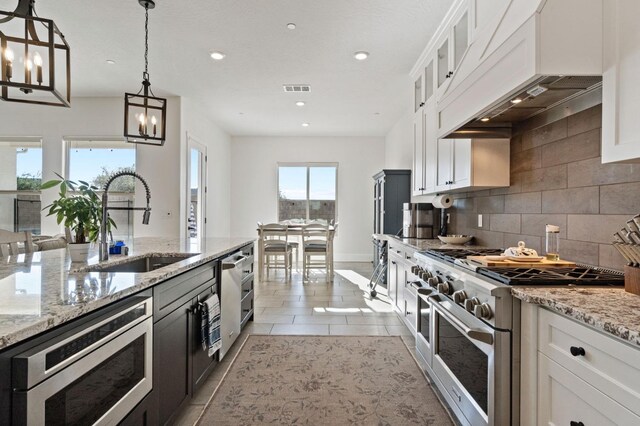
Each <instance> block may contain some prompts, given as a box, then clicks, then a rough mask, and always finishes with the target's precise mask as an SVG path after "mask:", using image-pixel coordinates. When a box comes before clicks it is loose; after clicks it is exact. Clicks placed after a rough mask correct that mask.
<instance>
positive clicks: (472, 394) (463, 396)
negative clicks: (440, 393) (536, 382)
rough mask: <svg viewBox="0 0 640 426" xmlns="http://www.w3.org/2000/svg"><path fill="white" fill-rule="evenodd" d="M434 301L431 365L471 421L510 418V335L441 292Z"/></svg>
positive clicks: (505, 422)
mask: <svg viewBox="0 0 640 426" xmlns="http://www.w3.org/2000/svg"><path fill="white" fill-rule="evenodd" d="M430 300H431V302H432V303H431V308H432V310H431V313H432V321H431V331H432V338H433V343H432V355H433V360H432V369H433V373H434V375H435V377H436V379H437V380H438V381H439V382H440V383H441V384H442V386H441V389H444V391H445V392H446V394H445V398H447V399H449V400H450V403H451V402H453V403H454V404H455V405H456V406H457V407H458V408H459V409H460V410H461V411H462V413H463V414H464V416H465V417H466V419H467V420H468V421H469V423H470V424H472V425H488V424H492V425H508V424H510V422H511V333H510V332H509V331H501V330H498V329H494V328H492V327H490V326H488V325H487V324H485V323H484V322H483V321H481V320H479V319H478V318H476V317H475V316H474V315H472V314H471V313H469V312H467V311H466V310H465V309H463V308H462V307H460V306H458V305H457V304H455V303H452V302H451V301H450V300H449V299H448V298H446V297H444V296H442V295H434V296H432V297H431V298H430Z"/></svg>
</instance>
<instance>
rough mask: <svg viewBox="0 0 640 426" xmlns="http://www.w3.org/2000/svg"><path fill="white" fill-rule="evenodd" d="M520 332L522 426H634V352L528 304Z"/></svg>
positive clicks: (638, 405)
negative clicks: (570, 425) (578, 425)
mask: <svg viewBox="0 0 640 426" xmlns="http://www.w3.org/2000/svg"><path fill="white" fill-rule="evenodd" d="M521 329H522V336H521V362H522V364H521V375H520V377H521V391H520V395H521V405H520V406H521V412H520V419H521V424H522V425H523V426H525V425H532V426H533V425H541V424H546V425H547V424H548V425H551V424H555V425H569V424H574V425H577V424H580V422H582V424H584V425H591V424H594V425H595V424H597V425H636V424H640V366H639V365H638V359H640V348H636V347H632V346H631V345H628V344H626V343H624V342H621V341H619V340H616V339H614V338H612V337H609V336H607V335H606V334H604V333H601V332H599V331H596V330H594V329H592V328H590V327H589V326H587V325H585V324H582V323H579V322H577V321H574V320H572V319H569V318H567V317H564V316H562V315H559V314H556V313H554V312H551V311H549V310H547V309H544V308H542V307H540V306H538V305H532V304H528V303H523V304H522V328H521ZM572 422H575V423H572Z"/></svg>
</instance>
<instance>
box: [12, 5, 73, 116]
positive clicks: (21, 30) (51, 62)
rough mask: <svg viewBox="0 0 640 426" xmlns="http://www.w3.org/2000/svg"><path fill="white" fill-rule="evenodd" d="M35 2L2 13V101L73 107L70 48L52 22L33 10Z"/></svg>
mask: <svg viewBox="0 0 640 426" xmlns="http://www.w3.org/2000/svg"><path fill="white" fill-rule="evenodd" d="M34 4H35V0H19V1H18V6H17V7H16V9H15V10H14V11H13V12H4V11H0V99H2V100H4V101H7V102H21V103H27V104H38V105H52V106H62V107H69V106H71V60H70V58H69V53H70V49H69V45H68V44H67V41H66V40H65V38H64V35H63V34H62V33H61V32H60V30H59V29H58V27H57V26H56V24H55V23H54V22H53V21H52V20H51V19H44V18H40V17H38V16H37V15H36V13H35V11H34Z"/></svg>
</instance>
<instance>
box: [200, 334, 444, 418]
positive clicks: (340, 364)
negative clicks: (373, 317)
mask: <svg viewBox="0 0 640 426" xmlns="http://www.w3.org/2000/svg"><path fill="white" fill-rule="evenodd" d="M197 424H198V425H199V426H202V425H255V424H278V425H284V424H287V425H290V424H295V425H325V426H332V425H347V424H355V425H411V424H419V425H451V424H452V422H451V419H450V418H449V415H448V414H447V412H446V411H445V409H444V408H443V406H442V405H441V403H440V401H438V398H437V397H436V395H435V394H434V393H433V391H432V390H431V388H430V386H429V384H428V382H427V380H426V378H425V377H424V375H423V374H422V372H421V371H420V368H419V367H418V365H417V364H416V363H415V361H414V359H413V358H412V357H411V354H410V353H409V350H408V349H407V347H406V346H405V344H404V342H403V341H402V339H401V338H400V337H397V336H386V337H370V336H367V337H359V336H260V335H250V336H249V337H248V338H247V340H246V341H245V342H244V344H243V347H242V348H241V349H240V351H239V352H238V355H237V356H236V358H235V359H234V360H233V362H232V363H231V366H230V367H229V370H228V371H227V373H226V375H225V377H224V378H223V380H222V382H221V383H220V385H219V386H218V388H217V389H216V390H215V392H214V393H213V396H212V397H211V400H210V401H209V403H208V404H207V407H206V408H205V410H204V412H203V413H202V415H201V417H200V419H199V421H198V423H197Z"/></svg>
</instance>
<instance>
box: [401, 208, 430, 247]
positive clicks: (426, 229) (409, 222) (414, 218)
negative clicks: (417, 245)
mask: <svg viewBox="0 0 640 426" xmlns="http://www.w3.org/2000/svg"><path fill="white" fill-rule="evenodd" d="M437 217H438V214H437V209H436V208H435V207H433V204H431V203H404V204H403V205H402V237H403V238H417V239H431V238H435V237H436V232H435V231H434V229H438V225H437V223H436V222H437Z"/></svg>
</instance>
